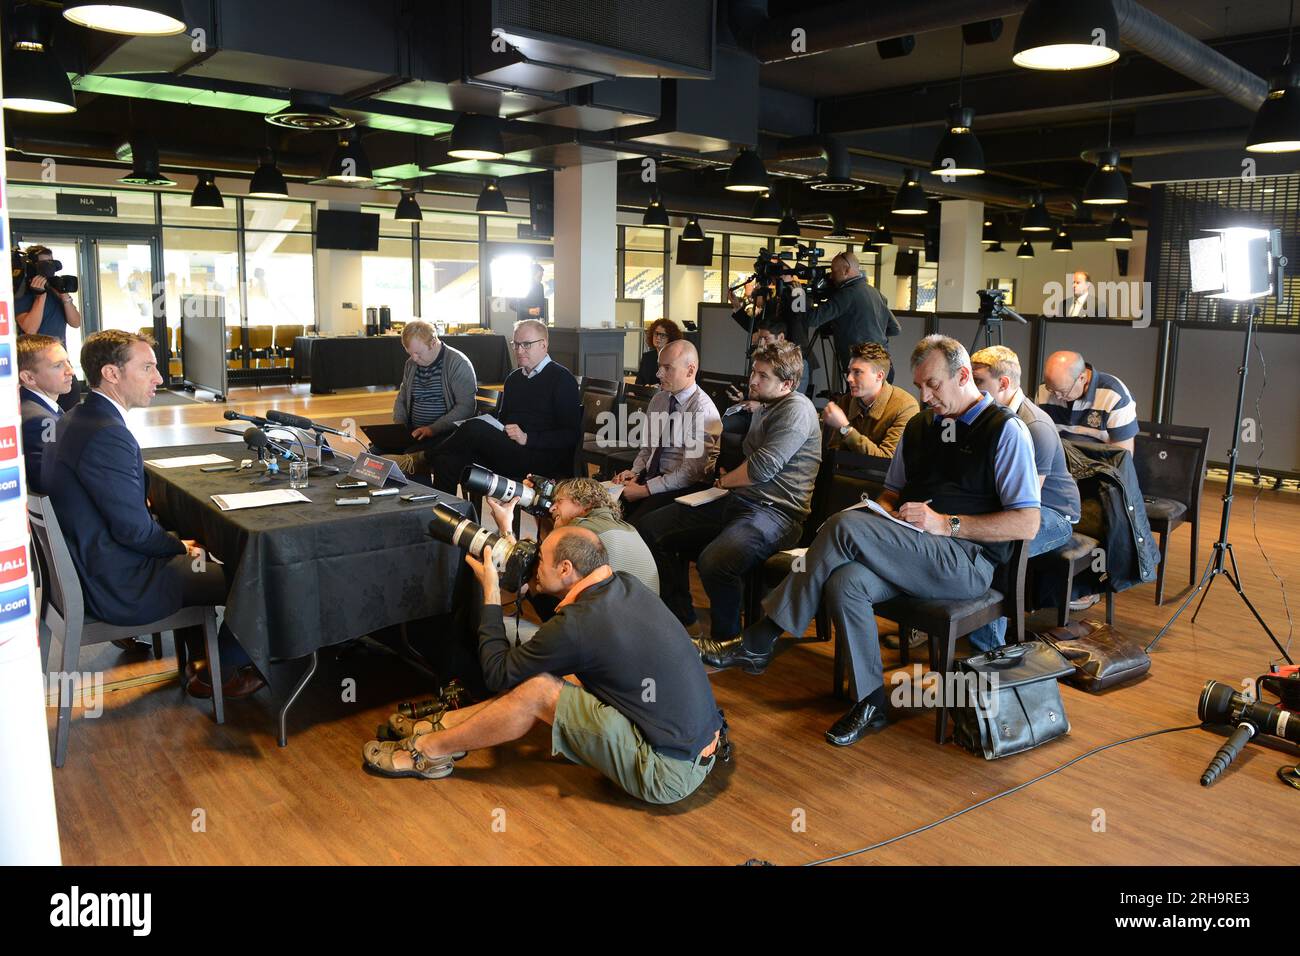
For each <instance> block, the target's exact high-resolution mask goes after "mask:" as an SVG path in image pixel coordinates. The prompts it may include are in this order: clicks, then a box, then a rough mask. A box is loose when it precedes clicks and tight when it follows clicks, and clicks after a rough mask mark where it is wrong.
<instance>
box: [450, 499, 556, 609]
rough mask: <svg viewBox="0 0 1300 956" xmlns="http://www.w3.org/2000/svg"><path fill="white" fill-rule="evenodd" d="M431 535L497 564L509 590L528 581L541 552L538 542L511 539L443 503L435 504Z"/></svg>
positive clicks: (502, 579)
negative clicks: (512, 540)
mask: <svg viewBox="0 0 1300 956" xmlns="http://www.w3.org/2000/svg"><path fill="white" fill-rule="evenodd" d="M429 535H430V536H431V537H433V538H435V539H436V540H438V541H442V542H444V543H446V544H450V545H452V546H453V547H457V548H464V549H465V550H466V551H468V552H469V553H470V554H472V555H473V556H474V557H476V558H478V559H479V560H480V561H491V562H492V563H493V564H494V565H496V569H497V574H498V575H499V576H500V581H501V587H502V588H504V589H505V590H507V591H518V590H519V589H520V588H522V587H523V586H524V585H525V584H526V583H528V581H529V580H530V579H531V578H532V576H533V570H534V569H535V568H536V567H537V558H538V555H539V554H540V553H541V552H540V550H539V549H538V547H537V542H536V541H531V540H528V539H524V540H523V541H515V542H511V541H510V540H509V539H508V538H503V537H502V536H501V535H499V534H497V533H496V532H495V531H489V530H487V529H486V528H484V527H483V526H482V525H480V524H478V523H477V522H475V521H472V520H471V519H469V518H466V517H465V516H464V515H461V514H458V513H457V512H456V511H455V510H453V509H452V508H450V507H448V506H447V505H444V504H442V503H438V504H436V505H434V506H433V520H432V521H430V522H429Z"/></svg>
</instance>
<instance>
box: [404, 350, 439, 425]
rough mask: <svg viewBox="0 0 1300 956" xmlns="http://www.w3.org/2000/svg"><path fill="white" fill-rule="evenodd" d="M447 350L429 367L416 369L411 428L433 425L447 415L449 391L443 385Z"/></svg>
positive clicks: (412, 385)
mask: <svg viewBox="0 0 1300 956" xmlns="http://www.w3.org/2000/svg"><path fill="white" fill-rule="evenodd" d="M446 354H447V353H446V350H445V349H439V350H438V357H437V358H436V359H434V360H433V361H432V362H430V363H429V364H428V365H417V366H416V367H415V380H414V381H413V382H412V383H411V427H412V428H420V427H422V426H424V425H432V424H433V423H434V422H436V421H437V420H438V419H440V418H442V416H443V415H446V414H447V391H446V389H445V388H444V387H443V384H442V358H443V356H444V355H446Z"/></svg>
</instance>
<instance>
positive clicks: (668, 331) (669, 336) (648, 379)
mask: <svg viewBox="0 0 1300 956" xmlns="http://www.w3.org/2000/svg"><path fill="white" fill-rule="evenodd" d="M681 337H682V330H681V329H679V328H678V327H677V323H676V322H674V321H673V320H672V319H655V320H654V322H653V323H652V324H651V325H650V328H648V329H646V333H645V344H646V345H648V346H650V348H649V349H648V350H647V351H645V352H643V353H641V366H640V368H638V369H637V372H636V384H637V385H658V384H659V375H658V372H659V353H660V351H662V350H663V347H664V346H665V345H667V344H668V343H669V342H676V341H677V340H678V339H680V338H681Z"/></svg>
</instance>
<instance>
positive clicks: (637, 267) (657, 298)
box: [622, 236, 664, 322]
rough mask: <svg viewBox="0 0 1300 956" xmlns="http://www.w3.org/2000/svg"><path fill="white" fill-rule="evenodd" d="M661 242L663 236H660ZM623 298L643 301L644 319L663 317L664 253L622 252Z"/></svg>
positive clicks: (649, 320)
mask: <svg viewBox="0 0 1300 956" xmlns="http://www.w3.org/2000/svg"><path fill="white" fill-rule="evenodd" d="M659 238H660V243H661V244H662V241H663V236H660V237H659ZM622 297H623V298H624V299H643V300H644V301H645V321H646V322H653V321H654V320H655V319H660V318H663V317H664V254H663V251H662V245H661V246H660V251H659V252H636V251H631V252H624V253H623V296H622Z"/></svg>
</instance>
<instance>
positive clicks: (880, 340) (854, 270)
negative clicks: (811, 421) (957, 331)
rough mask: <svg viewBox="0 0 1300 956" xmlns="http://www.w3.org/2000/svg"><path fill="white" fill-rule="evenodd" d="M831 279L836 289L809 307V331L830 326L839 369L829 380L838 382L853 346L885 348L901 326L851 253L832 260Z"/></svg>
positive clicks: (842, 254)
mask: <svg viewBox="0 0 1300 956" xmlns="http://www.w3.org/2000/svg"><path fill="white" fill-rule="evenodd" d="M831 282H832V283H834V285H835V288H834V290H833V291H832V292H831V294H830V296H829V297H828V298H827V299H826V301H824V302H822V303H821V304H820V305H819V306H818V307H817V308H816V309H809V310H808V331H809V332H810V333H811V332H815V331H816V330H817V329H819V328H821V327H822V326H826V325H829V326H830V329H831V339H832V341H833V342H834V343H835V364H836V366H837V367H838V370H839V374H838V375H837V376H836V377H834V378H832V379H831V380H832V381H834V382H837V383H838V382H841V381H843V380H844V374H845V372H846V370H847V369H848V367H849V361H850V360H851V359H852V357H853V346H855V345H857V344H859V343H861V342H875V343H876V344H877V345H880V346H885V347H888V341H889V337H890V336H893V335H897V334H898V333H899V332H901V331H902V326H900V325H899V324H898V319H896V318H894V313H893V312H891V311H889V305H888V304H887V303H886V302H885V297H884V296H883V295H881V294H880V293H879V292H878V291H877V290H876V289H875V288H874V287H873V286H872V285H871V284H870V283H868V282H867V277H866V276H864V275H863V274H862V270H861V268H860V267H859V265H858V257H857V256H855V255H854V254H853V253H851V252H841V253H839V254H838V255H836V256H835V258H834V259H832V260H831Z"/></svg>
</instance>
